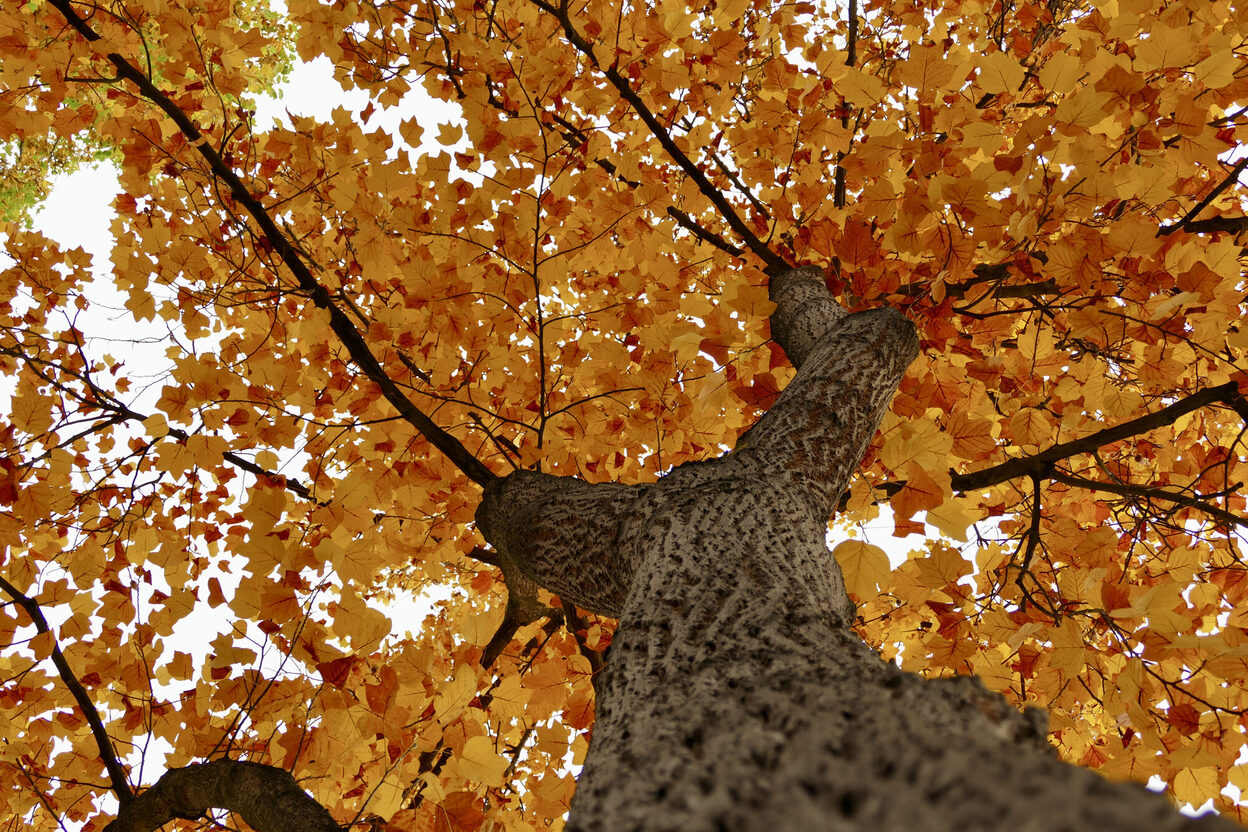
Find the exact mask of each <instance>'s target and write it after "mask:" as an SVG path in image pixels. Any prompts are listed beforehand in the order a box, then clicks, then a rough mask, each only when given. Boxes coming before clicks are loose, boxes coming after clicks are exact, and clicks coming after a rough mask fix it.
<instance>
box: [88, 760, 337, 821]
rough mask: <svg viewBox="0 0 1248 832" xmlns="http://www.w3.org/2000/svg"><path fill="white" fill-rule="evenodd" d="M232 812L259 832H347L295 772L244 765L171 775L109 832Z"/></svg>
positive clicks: (210, 765) (127, 807) (200, 766)
mask: <svg viewBox="0 0 1248 832" xmlns="http://www.w3.org/2000/svg"><path fill="white" fill-rule="evenodd" d="M209 809H229V810H230V811H232V812H235V813H237V814H238V815H239V816H240V817H242V819H243V820H245V821H246V822H247V824H248V825H249V826H251V828H253V829H255V830H257V832H342V828H341V827H340V826H339V825H338V824H337V823H335V822H334V819H333V816H331V815H330V814H329V812H328V811H327V810H326V809H325V807H323V806H321V804H319V803H317V802H316V801H315V800H314V799H313V798H312V796H311V795H309V794H308V793H307V792H305V791H304V790H303V789H302V788H301V787H300V786H299V784H298V783H297V782H295V778H293V777H291V776H290V772H288V771H285V770H283V769H280V768H276V767H274V766H267V765H263V764H260V763H249V762H244V761H240V760H226V759H221V760H212V761H211V762H207V763H197V764H194V765H189V766H186V767H184V768H173V769H169V770H168V771H166V772H165V773H164V774H163V775H161V778H160V779H159V780H157V781H156V784H155V785H154V786H152V787H151V788H150V789H147V790H146V791H144V792H142V793H141V794H139V796H138V797H135V798H133V799H131V800H129V801H127V802H126V803H125V804H123V805H122V807H121V809H120V811H118V813H117V819H116V820H114V821H113V822H112V823H110V824H108V826H106V827H104V832H153V830H156V829H159V828H160V827H162V826H164V825H165V824H166V823H169V822H170V821H173V820H176V819H179V818H181V819H183V820H197V819H199V818H202V817H203V816H204V815H205V814H206V813H207V811H208V810H209Z"/></svg>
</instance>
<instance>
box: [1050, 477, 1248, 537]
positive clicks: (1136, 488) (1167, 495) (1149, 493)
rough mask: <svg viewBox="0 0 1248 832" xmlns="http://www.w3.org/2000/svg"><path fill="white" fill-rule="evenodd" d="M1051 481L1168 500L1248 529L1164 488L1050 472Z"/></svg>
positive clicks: (1222, 512) (1245, 523) (1232, 516)
mask: <svg viewBox="0 0 1248 832" xmlns="http://www.w3.org/2000/svg"><path fill="white" fill-rule="evenodd" d="M1049 479H1051V480H1053V481H1054V482H1060V483H1063V484H1065V485H1071V486H1075V487H1077V488H1087V489H1090V490H1093V491H1107V492H1109V493H1110V494H1118V495H1120V496H1123V497H1143V498H1145V499H1149V500H1166V501H1167V502H1171V503H1176V504H1177V505H1181V506H1186V507H1188V508H1194V509H1196V510H1198V511H1203V512H1205V513H1206V514H1208V515H1209V516H1211V517H1216V518H1217V519H1218V520H1220V521H1222V522H1223V523H1226V524H1228V525H1231V526H1243V527H1245V528H1248V520H1246V519H1244V518H1243V517H1239V516H1237V515H1235V514H1232V513H1231V512H1229V511H1227V510H1225V509H1221V508H1218V507H1217V506H1213V505H1210V504H1209V503H1206V502H1205V501H1203V500H1198V499H1196V498H1195V497H1188V496H1187V495H1186V494H1176V493H1175V492H1173V491H1166V490H1165V489H1163V488H1149V487H1148V486H1146V485H1133V484H1131V483H1121V482H1103V481H1101V480H1089V479H1084V478H1083V477H1077V476H1075V475H1073V474H1068V473H1066V472H1065V471H1051V472H1049Z"/></svg>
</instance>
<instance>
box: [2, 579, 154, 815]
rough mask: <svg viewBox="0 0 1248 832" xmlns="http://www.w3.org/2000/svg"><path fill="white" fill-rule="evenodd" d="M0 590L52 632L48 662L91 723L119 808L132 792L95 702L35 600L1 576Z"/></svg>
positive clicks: (43, 630)
mask: <svg viewBox="0 0 1248 832" xmlns="http://www.w3.org/2000/svg"><path fill="white" fill-rule="evenodd" d="M0 589H3V590H4V591H5V593H6V594H7V595H8V596H9V597H10V598H12V599H13V601H14V603H16V604H17V605H18V606H19V607H21V608H22V609H23V610H25V612H26V614H27V615H28V616H30V620H31V621H33V622H34V624H35V629H36V630H37V631H39V632H40V633H48V634H50V635H52V637H53V638H52V664H53V665H54V666H55V667H56V672H57V673H58V674H59V675H60V677H61V681H62V682H63V683H64V684H65V687H66V688H68V689H69V692H70V695H72V696H73V697H74V701H75V702H77V703H78V710H79V712H80V713H81V714H82V715H83V717H84V718H85V719H86V720H87V724H88V725H90V726H91V735H92V736H93V737H95V745H96V747H97V748H98V749H99V751H100V760H101V761H103V763H104V768H105V770H107V771H108V780H109V782H110V783H111V784H112V788H113V792H114V793H115V794H116V795H117V802H118V803H120V804H121V805H122V806H123V807H124V806H126V805H127V804H129V803H130V802H131V801H132V800H134V792H133V791H132V790H131V788H130V783H129V782H127V780H126V771H125V769H123V768H122V766H121V761H120V760H118V759H117V752H116V750H115V749H114V748H113V741H112V740H111V739H109V736H108V732H107V731H105V730H104V721H103V720H102V719H100V714H99V712H98V711H97V710H96V709H95V703H94V702H92V701H91V697H90V696H89V695H88V694H87V689H86V688H84V687H83V686H82V682H80V681H78V677H77V675H75V674H74V671H73V669H72V668H70V666H69V662H67V661H66V660H65V654H64V653H62V652H61V646H60V644H59V643H57V640H56V636H55V634H53V633H52V628H51V627H49V626H48V619H46V618H44V615H43V610H42V609H41V608H40V606H39V602H38V601H36V600H35V599H34V598H31V597H29V596H28V595H26V594H25V593H23V592H22V591H21V590H19V589H18V588H17V587H15V586H13V584H11V583H9V582H8V581H6V580H5V579H4V578H2V577H0Z"/></svg>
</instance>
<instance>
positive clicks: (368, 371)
mask: <svg viewBox="0 0 1248 832" xmlns="http://www.w3.org/2000/svg"><path fill="white" fill-rule="evenodd" d="M49 2H50V3H51V4H52V5H53V6H54V7H55V8H56V9H57V10H58V11H59V12H60V13H61V14H62V15H63V16H64V17H65V20H66V21H67V22H68V23H69V25H70V26H72V27H73V28H74V29H75V30H76V31H77V32H78V33H79V34H81V35H82V36H83V37H84V38H86V39H87V40H88V41H91V42H94V41H98V40H100V35H99V34H97V33H96V32H95V31H94V30H93V29H92V28H91V27H90V26H89V25H88V24H87V22H86V21H85V20H83V19H82V18H81V17H79V16H78V13H77V12H75V11H74V9H73V8H72V6H71V5H70V0H49ZM106 57H107V59H108V60H109V62H111V63H112V64H113V66H115V67H116V68H117V74H118V75H119V76H120V77H121V78H125V79H126V80H128V81H130V82H131V83H132V84H134V85H135V86H136V87H138V88H139V92H140V93H141V94H142V96H143V97H144V98H146V99H147V100H148V101H151V102H152V103H153V104H155V105H156V106H157V107H159V108H160V109H161V110H162V111H163V112H164V113H165V115H167V116H168V117H169V119H170V120H171V121H173V123H174V124H176V125H177V126H178V129H179V130H181V131H182V134H183V135H184V136H185V137H186V139H187V141H188V142H190V144H191V145H192V146H193V147H194V148H195V149H196V150H197V151H198V152H199V155H200V156H201V157H203V159H204V161H206V162H207V163H208V166H209V168H210V169H211V170H212V173H213V175H214V176H215V177H216V178H217V179H219V180H220V181H221V182H222V183H223V184H225V185H226V186H227V187H228V189H229V193H230V197H231V198H233V199H234V200H236V201H237V202H239V203H240V204H241V205H242V206H243V207H244V208H245V209H246V210H247V213H248V214H250V215H251V217H252V219H253V220H255V222H256V224H257V225H258V226H259V227H260V231H261V232H262V233H263V235H264V237H265V239H266V240H268V242H269V244H270V245H272V247H273V250H274V251H275V252H277V254H278V256H279V257H280V258H281V259H282V262H283V263H285V264H286V267H287V268H288V269H290V271H291V273H292V274H293V275H294V277H295V280H296V282H297V283H298V284H299V288H300V289H302V290H303V291H304V292H305V293H306V294H307V295H308V297H309V298H311V300H312V302H313V303H314V304H315V305H316V306H318V307H320V308H321V309H324V310H326V311H327V312H328V313H329V325H330V328H331V329H332V330H333V331H334V333H335V334H336V335H337V336H338V338H339V340H341V341H342V343H343V346H345V347H346V348H347V352H348V353H350V355H351V358H352V360H354V361H355V363H356V365H357V366H358V367H359V368H360V369H361V370H362V371H363V373H364V375H366V376H367V377H368V378H369V379H370V380H371V381H372V382H373V383H374V384H376V385H377V386H378V387H379V388H380V389H381V393H382V395H383V396H385V398H386V400H387V401H389V402H390V404H391V405H393V406H394V408H395V409H396V410H398V412H399V413H400V415H402V416H403V418H404V419H406V420H407V421H408V422H409V423H410V424H411V425H412V426H413V427H415V428H416V430H418V431H419V432H420V433H421V435H422V436H424V437H425V439H427V440H428V441H429V443H430V444H432V445H433V446H434V447H435V448H437V449H438V450H440V451H441V452H442V453H443V454H445V455H446V456H447V457H448V458H449V459H450V460H451V461H452V462H453V463H455V465H456V466H457V467H458V468H459V470H461V471H462V472H464V474H466V475H467V476H468V477H469V479H471V480H473V481H474V482H476V483H477V484H478V485H482V486H484V485H486V484H487V483H489V482H492V481H493V480H495V479H497V478H498V476H497V475H496V474H494V472H492V471H490V469H489V468H487V467H486V466H485V464H484V463H483V462H481V460H479V459H477V458H476V457H475V456H473V455H472V453H471V452H470V451H469V450H468V449H467V448H465V447H464V445H463V443H461V442H460V441H459V440H458V439H456V438H455V437H454V436H452V435H451V434H449V433H447V432H446V431H445V430H443V429H442V428H441V427H439V426H438V425H437V424H435V423H434V422H433V420H432V419H430V418H429V417H428V416H426V415H425V413H424V412H423V411H421V410H420V408H418V407H416V405H415V404H413V403H412V401H411V400H410V399H408V398H407V397H406V396H405V395H403V392H402V391H401V390H400V389H399V387H398V385H396V384H395V383H394V381H393V380H392V379H391V378H390V377H389V375H387V373H386V371H385V369H384V368H383V367H382V366H381V362H380V361H378V360H377V357H376V356H375V355H373V352H372V350H371V349H370V348H369V346H368V343H367V342H366V341H365V340H364V338H363V336H362V335H361V334H360V332H359V330H357V329H356V328H355V325H354V324H352V323H351V320H350V318H348V317H347V316H346V314H345V313H344V312H343V311H342V310H341V309H339V308H338V306H337V305H336V304H334V302H333V298H332V296H331V295H330V293H329V290H328V289H326V288H325V287H324V286H323V285H321V283H320V282H319V281H318V280H317V279H316V277H315V276H313V274H312V272H311V270H310V269H309V268H308V266H307V264H305V263H304V262H303V259H302V258H301V257H300V255H299V252H298V250H297V248H296V246H295V245H294V243H292V242H291V241H290V240H289V239H288V238H287V237H286V235H285V234H284V233H283V232H282V231H281V230H280V229H279V228H278V227H277V223H276V222H275V221H274V220H273V217H272V216H271V215H270V214H269V212H268V210H267V209H266V208H265V207H264V206H263V205H262V204H261V203H260V201H259V200H258V199H256V198H255V197H254V196H252V194H251V192H250V191H249V190H248V189H247V186H246V185H245V184H244V183H243V181H242V179H240V178H239V176H238V174H237V173H235V171H234V169H233V168H231V167H230V166H229V165H227V164H226V162H225V160H224V159H222V158H221V155H220V154H219V153H217V151H216V150H215V149H214V148H213V146H212V144H211V143H210V142H209V141H208V137H207V136H205V135H203V134H202V133H200V131H199V128H198V127H196V126H195V123H194V122H193V121H191V119H190V117H189V116H188V115H187V114H186V113H185V112H183V110H182V109H181V108H180V107H179V106H178V105H177V104H175V103H174V102H173V100H172V99H170V98H169V97H168V96H167V95H165V94H164V93H163V92H161V91H160V90H159V89H158V88H157V87H156V85H155V84H153V83H152V81H151V79H150V78H148V77H147V76H146V75H144V74H143V73H142V72H141V71H140V70H139V69H138V68H136V67H135V66H134V65H133V64H131V63H130V62H129V61H128V60H127V59H126V58H125V57H123V56H122V55H120V54H118V53H116V52H109V53H108V54H107V55H106Z"/></svg>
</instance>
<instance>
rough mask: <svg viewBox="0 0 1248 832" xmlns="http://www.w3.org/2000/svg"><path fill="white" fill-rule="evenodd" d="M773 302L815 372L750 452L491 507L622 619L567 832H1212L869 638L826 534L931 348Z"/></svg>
mask: <svg viewBox="0 0 1248 832" xmlns="http://www.w3.org/2000/svg"><path fill="white" fill-rule="evenodd" d="M770 293H771V297H772V300H774V301H775V302H776V303H777V308H776V310H775V312H774V313H773V315H772V321H771V323H772V333H773V336H774V337H775V339H776V340H777V342H779V343H780V345H781V346H782V347H783V348H784V349H785V351H786V353H787V354H788V356H789V358H790V360H791V361H792V362H793V363H794V365H795V366H796V367H797V368H798V372H797V376H796V377H795V378H794V380H793V382H792V383H791V384H790V385H789V387H788V388H787V389H786V390H785V391H784V393H783V394H782V395H781V396H780V397H779V399H778V400H777V401H776V404H775V405H774V406H773V407H772V409H771V410H770V411H769V412H768V413H767V414H766V415H765V416H764V417H763V418H762V419H760V420H759V422H758V423H757V424H756V425H754V427H752V428H751V429H750V430H749V431H748V432H747V433H746V435H745V436H743V437H742V439H741V441H740V442H738V444H737V447H736V448H734V449H733V450H732V451H731V452H729V453H728V454H726V455H724V456H723V457H720V458H719V459H715V460H711V461H707V462H701V463H696V464H691V465H684V466H682V467H680V468H678V469H676V470H674V471H672V472H671V473H670V474H669V475H667V476H666V477H665V478H663V479H662V480H660V481H659V482H657V483H655V484H653V485H648V486H639V485H633V486H628V485H619V484H611V483H607V484H599V485H593V484H589V483H585V482H583V481H580V480H575V479H571V478H566V477H553V476H549V475H544V474H540V473H536V472H529V471H521V472H517V473H515V474H512V475H511V476H509V477H507V478H506V479H504V480H501V481H499V482H498V483H496V484H494V485H492V486H490V487H488V488H487V490H486V493H485V496H484V498H483V500H482V503H481V507H480V509H479V510H478V513H477V519H478V524H479V526H480V528H481V530H482V532H483V533H484V534H485V536H486V539H487V540H488V541H489V542H490V543H491V544H492V545H494V546H495V548H497V549H498V550H499V551H500V552H501V553H502V554H503V556H504V557H506V558H507V559H508V560H509V561H510V562H512V563H514V564H515V565H516V566H517V567H518V568H519V569H520V570H521V571H522V572H524V574H525V575H527V576H528V577H529V578H531V579H532V580H534V581H536V582H537V583H538V584H540V585H541V586H544V587H546V588H548V589H550V590H551V591H554V592H557V593H558V594H560V595H561V596H563V597H564V598H565V599H567V600H569V601H572V602H574V603H576V604H578V605H580V606H582V607H585V608H587V609H590V610H593V611H595V612H600V613H603V614H607V615H612V616H617V617H619V619H620V624H619V628H618V630H617V631H616V635H615V639H614V643H613V644H612V647H611V650H610V655H609V660H608V667H607V669H606V671H604V672H605V674H606V678H605V679H602V680H600V682H599V684H598V685H597V688H598V691H599V697H598V701H597V716H596V722H595V726H594V736H593V740H592V742H591V745H590V750H589V755H588V757H587V759H586V762H585V768H584V770H583V772H582V774H581V777H580V780H579V782H578V785H577V791H576V795H575V797H574V799H573V803H572V811H571V818H570V822H569V827H568V828H569V829H570V830H634V829H635V830H665V829H672V830H682V831H683V832H689V831H690V830H730V829H731V830H762V829H776V830H789V829H820V830H823V829H836V830H840V829H845V830H850V829H854V830H859V829H871V830H875V829H885V830H889V829H907V830H937V829H950V830H954V829H956V830H976V829H1008V830H1012V831H1013V830H1027V829H1035V830H1046V831H1050V830H1059V829H1072V830H1074V829H1078V830H1088V829H1104V828H1114V829H1131V830H1139V829H1149V830H1154V829H1178V828H1183V827H1185V826H1187V825H1188V824H1191V823H1193V821H1190V820H1189V819H1187V818H1184V817H1183V816H1181V815H1179V814H1178V813H1177V812H1176V811H1175V810H1174V808H1173V806H1171V804H1170V803H1169V801H1167V800H1166V799H1165V798H1164V797H1161V796H1159V795H1155V794H1152V793H1150V792H1148V791H1147V790H1146V789H1144V788H1143V787H1142V786H1139V785H1135V784H1112V783H1110V782H1108V781H1106V780H1104V779H1102V778H1101V777H1099V776H1098V775H1096V774H1093V773H1092V772H1090V771H1087V770H1084V769H1080V768H1077V767H1074V766H1069V765H1066V764H1064V763H1062V762H1060V761H1059V760H1058V759H1057V758H1056V756H1055V754H1054V753H1053V750H1052V749H1051V748H1050V747H1049V745H1048V744H1047V742H1046V740H1045V731H1044V718H1043V715H1042V714H1041V713H1040V712H1039V711H1028V712H1026V713H1019V712H1018V711H1017V710H1015V709H1014V708H1012V707H1011V706H1010V705H1009V704H1008V703H1007V702H1006V701H1005V700H1004V699H1003V698H1001V697H1000V696H998V695H996V694H994V693H991V692H989V691H988V690H987V689H986V688H984V686H983V685H982V684H981V683H980V682H979V681H978V680H976V679H974V678H956V679H941V680H924V679H921V678H920V677H917V676H914V675H912V674H907V673H904V672H902V671H900V670H899V669H898V668H896V667H895V666H894V665H892V664H889V663H886V662H884V661H882V660H881V659H880V658H879V656H878V655H876V654H875V653H874V652H873V651H872V650H871V649H869V648H868V647H867V645H865V644H864V643H863V642H862V640H861V639H860V638H859V637H858V636H857V635H856V634H855V633H854V631H853V630H852V629H851V628H850V623H851V622H852V620H853V604H852V602H851V601H850V599H849V597H848V595H847V594H846V591H845V588H844V583H843V581H842V579H841V573H840V568H839V567H838V566H837V564H836V562H835V560H834V559H833V558H832V556H831V553H830V552H829V551H828V549H827V546H826V544H825V534H826V530H827V521H828V518H829V517H830V516H831V514H832V511H833V507H834V506H835V505H836V502H837V500H838V498H839V497H840V495H841V494H842V492H843V491H844V489H845V487H846V484H847V483H848V480H849V478H850V476H851V474H852V473H853V471H854V469H855V468H856V467H857V464H858V463H859V461H860V460H861V458H862V454H863V452H864V451H865V449H866V446H867V443H868V442H869V440H870V439H871V436H872V434H873V433H874V432H875V429H876V427H877V425H878V424H879V420H880V418H881V416H882V415H883V413H884V411H885V410H886V408H887V406H888V403H889V401H890V400H891V399H892V396H893V393H894V391H895V390H896V388H897V385H898V384H899V383H900V380H901V377H902V374H903V373H904V372H905V369H906V367H907V366H908V365H909V364H910V362H911V361H912V360H913V359H914V358H915V356H916V355H917V353H918V342H917V339H916V337H915V331H914V327H913V326H912V325H911V324H910V322H909V321H908V320H907V319H906V318H905V317H904V316H902V315H901V314H899V313H898V312H896V311H894V310H889V309H880V310H872V311H869V312H863V313H858V314H854V315H847V314H846V313H845V311H844V310H843V309H841V308H840V307H839V306H838V305H837V304H836V303H835V302H834V301H833V300H832V298H831V296H830V294H829V293H828V292H827V290H826V288H825V287H824V284H823V278H822V273H821V272H820V271H819V270H818V269H798V270H794V271H791V272H787V273H785V274H782V275H779V276H776V277H773V278H772V281H771V286H770ZM1209 823H1210V825H1211V826H1225V828H1228V829H1230V828H1237V827H1234V826H1233V825H1231V824H1229V822H1226V821H1224V820H1221V819H1215V820H1213V821H1210V822H1209ZM1202 825H1203V824H1202Z"/></svg>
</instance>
